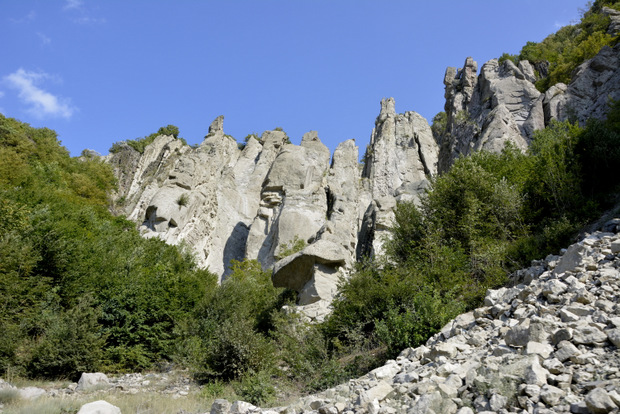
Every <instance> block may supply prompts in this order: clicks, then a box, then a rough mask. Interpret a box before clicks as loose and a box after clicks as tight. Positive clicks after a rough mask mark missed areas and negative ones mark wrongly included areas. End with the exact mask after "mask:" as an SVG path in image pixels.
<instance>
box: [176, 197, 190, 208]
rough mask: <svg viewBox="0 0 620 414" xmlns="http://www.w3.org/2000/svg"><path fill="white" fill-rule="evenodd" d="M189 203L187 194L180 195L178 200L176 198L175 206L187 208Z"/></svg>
mask: <svg viewBox="0 0 620 414" xmlns="http://www.w3.org/2000/svg"><path fill="white" fill-rule="evenodd" d="M188 203H189V196H188V195H187V194H181V195H180V196H179V198H177V204H178V205H179V207H184V206H187V204H188Z"/></svg>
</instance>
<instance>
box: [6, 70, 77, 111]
mask: <svg viewBox="0 0 620 414" xmlns="http://www.w3.org/2000/svg"><path fill="white" fill-rule="evenodd" d="M49 78H50V76H49V75H48V74H46V73H44V72H28V71H25V70H24V69H22V68H20V69H18V70H17V71H16V72H14V73H11V74H10V75H7V76H5V77H4V78H3V81H4V82H5V83H6V84H7V85H8V86H10V87H11V88H13V89H17V90H18V97H19V98H20V99H21V100H22V101H23V102H24V103H26V104H27V105H29V108H28V111H29V112H30V113H32V114H33V115H35V116H37V117H39V118H43V117H46V116H51V117H61V118H67V119H68V118H71V115H73V112H74V111H75V108H74V107H72V106H71V105H70V104H69V102H68V101H67V100H66V99H62V98H59V97H57V96H54V95H52V94H51V93H49V92H47V91H45V90H43V89H41V88H39V87H38V86H37V85H36V84H37V83H40V82H41V81H43V80H45V79H49Z"/></svg>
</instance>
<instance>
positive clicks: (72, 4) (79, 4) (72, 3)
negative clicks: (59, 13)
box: [63, 0, 84, 10]
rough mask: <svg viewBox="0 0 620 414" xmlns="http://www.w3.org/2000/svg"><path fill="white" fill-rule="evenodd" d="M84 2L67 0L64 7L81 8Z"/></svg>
mask: <svg viewBox="0 0 620 414" xmlns="http://www.w3.org/2000/svg"><path fill="white" fill-rule="evenodd" d="M83 4H84V2H83V1H82V0H67V1H66V2H65V7H63V8H64V9H65V10H71V9H79V8H81V7H82V5H83Z"/></svg>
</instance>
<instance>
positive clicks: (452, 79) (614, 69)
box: [438, 45, 620, 172]
mask: <svg viewBox="0 0 620 414" xmlns="http://www.w3.org/2000/svg"><path fill="white" fill-rule="evenodd" d="M477 69H478V65H477V63H476V62H475V61H474V60H473V59H472V58H467V59H466V60H465V64H464V65H463V68H461V69H458V70H457V69H456V68H452V67H450V68H448V69H447V70H446V73H445V76H444V85H445V98H446V104H445V111H446V115H447V125H446V129H445V131H444V132H443V134H441V136H440V137H438V141H439V143H440V147H441V149H440V154H439V172H442V171H446V170H447V169H448V168H449V167H450V165H451V164H452V162H453V160H454V159H455V158H456V157H458V156H460V155H467V154H469V153H470V152H472V151H478V150H481V149H483V150H488V151H500V150H501V149H502V148H503V147H504V145H505V144H506V143H507V142H510V143H512V144H513V145H515V146H516V147H517V148H521V149H525V148H526V147H527V145H528V144H529V142H530V141H531V139H532V136H533V133H534V131H536V130H537V129H542V128H544V127H545V126H547V125H549V123H550V122H551V121H552V120H554V119H557V120H560V121H565V120H567V119H568V120H571V121H578V122H579V123H580V124H582V125H583V124H585V122H586V121H587V120H588V119H589V118H599V119H600V118H602V117H604V116H605V112H606V110H607V104H608V101H609V99H614V100H618V99H620V45H616V46H615V47H614V48H613V49H612V48H610V47H608V46H605V47H603V49H602V50H601V51H600V52H599V54H598V55H597V56H595V57H594V58H593V59H590V60H588V61H586V62H584V63H583V64H581V65H580V66H579V67H578V68H577V69H576V70H575V73H574V74H573V81H572V82H571V83H570V84H569V85H565V84H563V83H558V84H556V85H554V86H552V87H551V88H549V89H548V90H547V91H546V92H545V93H541V92H539V91H538V90H537V89H536V87H535V86H534V82H535V81H536V80H537V76H540V73H541V72H543V71H544V68H542V67H540V68H534V67H533V66H532V65H531V64H530V63H529V62H528V61H521V62H519V65H518V66H516V65H515V64H514V63H513V62H512V61H510V60H505V61H504V62H503V63H502V64H499V63H498V61H497V60H496V59H493V60H490V61H488V62H487V63H485V64H484V65H483V66H482V68H481V69H480V74H477Z"/></svg>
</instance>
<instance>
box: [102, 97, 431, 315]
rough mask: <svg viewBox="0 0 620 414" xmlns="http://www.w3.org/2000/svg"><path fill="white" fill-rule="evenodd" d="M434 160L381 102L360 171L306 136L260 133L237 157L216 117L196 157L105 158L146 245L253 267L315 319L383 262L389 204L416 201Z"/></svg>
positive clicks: (180, 153)
mask: <svg viewBox="0 0 620 414" xmlns="http://www.w3.org/2000/svg"><path fill="white" fill-rule="evenodd" d="M438 151H439V148H438V146H437V144H436V142H435V140H434V139H433V135H432V132H431V129H430V127H429V125H428V122H427V121H426V120H425V119H424V118H422V117H421V116H420V115H419V114H417V113H415V112H407V113H405V114H397V113H396V111H395V104H394V100H393V99H385V100H383V101H382V102H381V112H380V114H379V117H378V118H377V121H376V124H375V129H374V131H373V133H372V138H371V143H370V145H369V147H368V149H367V151H366V154H365V157H364V161H365V163H364V165H363V166H362V165H360V163H359V161H358V160H359V152H358V147H357V146H356V144H355V142H354V141H353V140H349V141H346V142H343V143H342V144H340V145H339V146H338V148H337V149H336V150H335V152H334V154H333V156H332V155H331V154H330V151H329V150H328V148H327V147H326V146H325V145H324V144H323V143H321V141H320V139H319V137H318V135H317V133H316V132H315V131H311V132H308V133H307V134H305V135H304V136H303V138H302V140H301V144H300V145H293V144H290V143H289V142H288V137H287V136H286V134H285V133H284V132H282V131H266V132H265V133H263V134H262V136H261V137H260V139H255V138H254V137H250V138H249V140H248V141H247V143H246V145H245V146H243V148H240V146H239V145H238V144H237V142H236V141H235V140H234V139H233V138H232V137H230V136H228V135H226V134H224V130H223V117H222V116H220V117H218V118H217V119H216V120H215V121H213V123H212V124H211V126H210V127H209V133H208V134H207V136H206V137H205V139H204V141H203V142H202V143H201V144H200V145H198V146H197V147H195V148H192V147H189V146H186V145H183V144H182V143H181V142H180V141H179V140H176V139H174V137H171V136H159V137H158V138H156V139H155V141H154V142H153V143H152V144H150V145H149V146H147V147H146V149H145V151H144V153H142V154H140V153H138V152H137V151H136V150H135V149H133V148H132V147H130V146H128V145H123V144H121V145H119V146H118V150H117V151H115V153H113V154H110V155H108V156H107V158H106V159H107V161H108V162H110V163H111V164H112V165H113V166H114V169H115V174H116V176H117V177H118V179H119V184H120V185H119V191H118V194H117V195H116V209H117V213H120V214H125V215H127V217H128V218H129V219H131V220H133V221H135V222H137V223H138V224H139V227H140V231H141V232H142V234H143V235H144V236H145V237H159V238H161V239H162V240H165V241H166V242H168V243H173V244H178V243H186V244H187V245H189V246H190V247H191V248H192V249H193V251H194V252H195V254H196V257H197V259H198V262H199V264H200V265H201V266H204V267H208V268H209V269H210V270H211V271H212V272H214V273H217V274H219V275H220V276H221V277H222V278H224V277H226V275H227V273H228V271H229V266H230V263H231V260H242V259H244V258H247V259H256V260H258V261H259V262H260V263H261V264H262V265H263V267H264V268H273V269H274V276H273V281H274V284H275V285H276V286H283V287H289V288H292V289H295V290H297V291H298V292H299V304H300V305H302V306H305V308H304V309H305V312H306V314H307V315H308V316H310V317H312V318H318V319H320V318H321V316H322V315H324V314H325V311H326V305H327V304H328V302H329V299H331V297H332V296H333V295H334V294H335V289H336V283H337V281H338V279H339V277H340V276H341V275H343V274H346V272H348V270H349V269H350V268H351V266H352V265H353V263H354V262H355V261H356V260H359V259H360V258H361V257H362V256H367V255H371V254H373V253H375V252H377V251H381V248H382V247H381V246H382V242H383V234H384V233H385V232H386V231H387V229H388V228H389V226H390V220H391V215H392V209H393V208H394V206H395V205H396V202H397V201H398V200H415V199H416V198H417V197H418V196H419V194H420V192H421V191H422V190H423V189H424V188H425V187H426V186H427V184H428V182H429V181H428V180H429V178H430V177H431V176H432V175H433V174H435V173H436V172H437V157H438ZM295 250H299V251H295ZM291 253H293V254H291ZM326 299H327V301H325V300H326Z"/></svg>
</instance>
